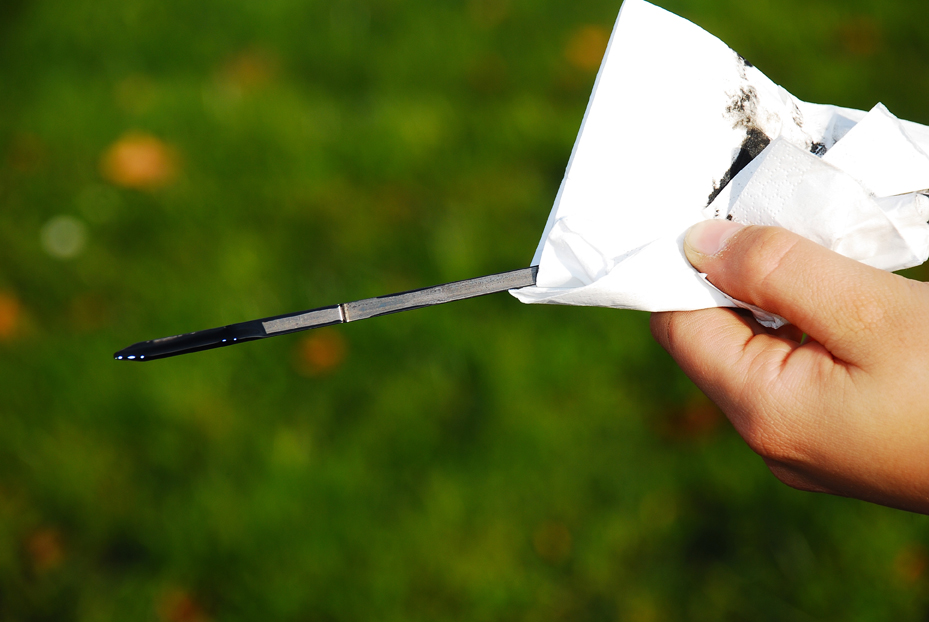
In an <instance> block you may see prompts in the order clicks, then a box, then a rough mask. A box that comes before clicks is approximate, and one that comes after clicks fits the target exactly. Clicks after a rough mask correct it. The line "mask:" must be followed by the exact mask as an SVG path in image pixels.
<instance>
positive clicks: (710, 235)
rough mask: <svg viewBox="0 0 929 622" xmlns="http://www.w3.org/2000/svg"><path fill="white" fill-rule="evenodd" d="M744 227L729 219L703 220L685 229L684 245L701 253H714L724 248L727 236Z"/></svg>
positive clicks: (727, 239) (709, 254) (729, 236)
mask: <svg viewBox="0 0 929 622" xmlns="http://www.w3.org/2000/svg"><path fill="white" fill-rule="evenodd" d="M744 228H745V225H740V224H739V223H737V222H732V221H731V220H704V221H703V222H698V223H697V224H695V225H694V226H693V227H691V228H690V229H689V230H688V231H687V235H685V236H684V246H685V247H687V246H689V247H690V248H691V249H693V250H695V251H696V252H698V253H700V254H701V255H708V256H711V255H716V254H717V253H719V252H720V251H721V250H723V249H724V248H726V243H727V242H728V241H729V238H731V237H732V236H733V235H735V234H736V233H737V232H739V231H740V230H742V229H744Z"/></svg>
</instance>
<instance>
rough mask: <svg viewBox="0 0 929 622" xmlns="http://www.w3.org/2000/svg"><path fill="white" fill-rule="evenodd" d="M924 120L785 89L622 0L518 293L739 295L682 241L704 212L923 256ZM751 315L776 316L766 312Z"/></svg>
mask: <svg viewBox="0 0 929 622" xmlns="http://www.w3.org/2000/svg"><path fill="white" fill-rule="evenodd" d="M927 152H929V127H925V126H922V125H917V124H915V123H909V122H906V121H900V120H898V119H896V118H895V117H894V116H893V115H892V114H890V112H889V111H888V110H887V109H886V108H885V107H884V106H882V105H880V104H878V105H877V106H876V107H875V108H874V109H873V110H872V111H871V112H869V113H864V112H862V111H858V110H850V109H846V108H839V107H836V106H824V105H818V104H810V103H806V102H803V101H800V100H798V99H796V98H794V97H793V96H792V95H791V94H790V93H788V92H787V91H786V90H784V89H783V88H781V87H779V86H778V85H776V84H774V83H773V82H772V81H771V80H769V79H768V78H767V77H766V76H764V74H762V73H761V72H760V71H759V70H758V69H757V68H755V67H754V66H752V65H751V64H750V63H748V62H747V61H746V60H745V59H743V58H742V57H740V56H739V55H738V54H736V53H735V52H733V51H732V50H731V49H730V48H729V47H728V46H726V44H724V43H723V42H722V41H720V40H719V39H717V38H716V37H714V36H712V35H710V34H709V33H707V32H706V31H704V30H702V29H701V28H699V27H698V26H696V25H694V24H692V23H690V22H688V21H687V20H685V19H683V18H681V17H678V16H676V15H674V14H672V13H669V12H667V11H665V10H663V9H661V8H658V7H656V6H654V5H652V4H649V3H648V2H645V1H644V0H626V1H625V2H624V3H623V6H622V9H621V11H620V15H619V18H618V19H617V22H616V26H615V28H614V30H613V35H612V37H611V39H610V44H609V46H608V48H607V52H606V55H605V56H604V60H603V63H602V65H601V67H600V73H599V74H598V76H597V82H596V84H595V86H594V91H593V94H592V95H591V99H590V103H589V104H588V108H587V113H586V114H585V116H584V121H583V124H582V126H581V130H580V133H579V134H578V138H577V142H576V143H575V145H574V151H573V153H572V155H571V160H570V162H569V163H568V168H567V172H566V174H565V177H564V181H563V182H562V185H561V189H560V190H559V192H558V196H557V198H556V200H555V206H554V208H553V209H552V212H551V214H550V215H549V218H548V222H547V224H546V226H545V230H544V233H543V235H542V240H541V242H540V244H539V247H538V249H537V250H536V254H535V257H534V259H533V265H538V266H539V275H538V281H537V284H536V286H535V287H529V288H524V289H520V290H514V291H512V292H511V293H512V294H513V295H514V296H515V297H516V298H518V299H519V300H521V301H523V302H526V303H549V304H568V305H589V306H605V307H616V308H623V309H641V310H645V311H674V310H693V309H703V308H707V307H717V306H742V305H741V304H740V303H738V302H737V301H733V300H731V299H730V298H728V297H727V296H726V295H725V294H723V293H722V292H720V291H719V290H717V289H716V288H715V287H713V286H712V285H711V284H710V283H708V282H707V281H706V279H704V278H703V276H702V275H700V274H698V273H697V272H696V271H695V270H694V269H693V268H692V267H691V266H690V264H689V262H688V261H687V259H686V257H685V256H684V252H683V236H684V233H685V232H686V231H687V229H688V228H689V227H690V226H691V225H693V224H695V223H696V222H699V221H700V220H702V219H704V218H730V219H732V220H735V221H737V222H742V223H745V224H765V225H777V226H781V227H785V228H787V229H791V230H793V231H795V232H797V233H799V234H801V235H804V236H806V237H808V238H810V239H813V240H815V241H817V242H819V243H820V244H823V245H824V246H826V247H828V248H831V249H833V250H835V251H837V252H840V253H842V254H844V255H847V256H849V257H853V258H855V259H858V260H860V261H863V262H865V263H867V264H869V265H872V266H876V267H879V268H883V269H885V270H898V269H902V268H905V267H910V266H914V265H918V264H920V263H922V262H924V261H925V260H926V259H927V257H929V225H927V220H929V196H926V195H927V194H929V190H927V189H929V157H927V155H926V154H927ZM757 315H759V319H762V320H764V321H765V322H766V323H768V324H777V323H778V319H777V318H774V317H772V316H764V315H763V314H761V313H760V312H759V313H758V314H757Z"/></svg>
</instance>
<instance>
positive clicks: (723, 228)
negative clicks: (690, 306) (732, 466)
mask: <svg viewBox="0 0 929 622" xmlns="http://www.w3.org/2000/svg"><path fill="white" fill-rule="evenodd" d="M684 250H685V252H686V254H687V258H688V259H689V260H690V263H691V264H693V266H694V267H695V268H696V269H697V270H699V271H701V272H704V273H706V274H707V275H708V278H709V280H710V282H711V283H713V284H714V285H716V286H717V287H718V288H720V289H721V290H723V291H725V292H726V293H727V294H729V295H730V296H732V297H734V298H736V299H738V300H742V301H745V302H748V303H751V304H753V305H756V306H759V307H761V308H762V309H765V310H766V311H770V312H772V313H776V314H778V315H780V316H781V317H784V318H786V319H787V320H788V321H789V322H791V323H792V324H793V326H786V327H784V328H782V329H780V330H778V331H771V330H768V329H765V328H763V327H762V326H761V325H759V324H758V323H757V322H756V321H755V320H754V319H753V318H752V317H750V316H747V315H746V314H744V313H743V312H736V311H734V310H732V309H706V310H703V311H690V312H673V313H657V314H655V315H653V316H652V333H653V334H654V336H655V338H656V339H657V340H658V342H659V343H661V345H662V346H663V347H664V348H665V349H666V350H667V351H668V352H669V353H670V354H671V356H673V357H674V359H675V360H676V361H677V363H678V364H679V365H680V366H681V368H683V370H684V372H685V373H686V374H687V375H688V376H689V377H690V378H691V379H692V380H693V381H694V382H695V383H696V384H697V386H699V387H700V388H701V389H702V390H703V391H704V392H705V393H706V394H707V395H708V396H709V397H710V398H711V399H712V400H713V401H715V402H716V403H717V404H718V405H719V406H720V408H722V410H723V412H725V413H726V416H727V417H729V420H730V421H731V422H732V424H733V425H734V426H735V428H736V430H737V431H738V432H739V434H741V435H742V438H744V439H745V441H746V442H747V443H748V445H749V446H750V447H751V448H752V449H753V450H754V451H755V452H757V453H758V454H759V455H761V457H762V458H763V459H764V461H765V463H766V464H767V465H768V467H769V468H770V469H771V471H772V472H773V473H774V475H775V476H777V477H778V479H780V480H781V481H783V482H784V483H786V484H788V485H790V486H793V487H794V488H798V489H800V490H808V491H816V492H826V493H831V494H836V495H842V496H847V497H855V498H858V499H864V500H867V501H872V502H874V503H880V504H883V505H888V506H892V507H896V508H901V509H906V510H911V511H914V512H921V513H926V514H929V284H923V283H919V282H916V281H911V280H908V279H905V278H903V277H901V276H898V275H895V274H891V273H889V272H884V271H882V270H878V269H875V268H871V267H869V266H866V265H864V264H861V263H858V262H857V261H854V260H852V259H848V258H846V257H843V256H841V255H838V254H836V253H834V252H832V251H829V250H827V249H825V248H823V247H821V246H819V245H818V244H816V243H814V242H811V241H809V240H806V239H804V238H801V237H800V236H798V235H795V234H793V233H790V232H789V231H785V230H783V229H778V228H775V227H743V226H741V225H738V224H736V223H733V222H729V221H724V220H723V221H721V220H710V221H706V222H702V223H700V224H698V225H696V226H694V227H693V228H692V229H691V230H690V231H689V232H688V233H687V237H686V240H685V243H684ZM803 333H805V334H806V335H807V336H808V341H806V342H805V343H801V338H802V335H803Z"/></svg>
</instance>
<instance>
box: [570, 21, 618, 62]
mask: <svg viewBox="0 0 929 622" xmlns="http://www.w3.org/2000/svg"><path fill="white" fill-rule="evenodd" d="M609 42H610V31H609V30H607V29H606V28H603V27H602V26H582V27H581V28H578V29H577V30H575V31H574V33H573V34H572V35H571V38H570V39H569V40H568V46H567V47H566V48H565V58H567V59H568V62H570V63H571V64H572V65H574V66H575V67H577V68H578V69H583V70H585V71H596V70H597V69H599V68H600V61H601V60H602V59H603V54H604V53H605V52H606V46H607V44H608V43H609Z"/></svg>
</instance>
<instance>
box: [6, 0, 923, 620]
mask: <svg viewBox="0 0 929 622" xmlns="http://www.w3.org/2000/svg"><path fill="white" fill-rule="evenodd" d="M619 4H620V2H619V0H572V1H565V0H562V1H556V0H496V1H494V0H471V1H465V0H460V1H451V0H407V1H402V0H262V1H260V2H258V1H251V2H250V1H247V0H224V1H219V0H187V1H180V0H34V1H27V0H5V1H4V2H2V3H0V293H3V295H4V296H6V299H7V300H13V301H15V303H16V305H17V308H18V312H16V313H14V315H15V317H14V320H15V321H14V322H13V327H12V329H11V330H10V331H9V334H7V335H6V336H5V337H4V339H3V340H2V341H0V619H2V620H10V621H27V620H28V621H40V620H43V621H44V620H49V621H52V620H54V621H69V620H75V621H77V620H80V621H97V620H160V621H162V622H190V621H202V620H294V621H304V620H306V621H309V620H321V621H342V620H346V621H351V620H540V621H543V620H572V621H586V620H591V621H594V620H630V621H643V622H647V621H661V620H760V621H764V620H842V621H858V620H861V621H866V620H888V619H893V620H927V619H929V580H927V569H926V560H927V553H926V551H927V547H929V523H927V519H926V518H925V517H918V516H914V515H910V514H906V513H903V512H898V511H894V510H889V509H885V508H881V507H877V506H872V505H868V504H864V503H859V502H854V501H849V500H844V499H838V498H831V497H825V496H818V495H811V494H805V493H800V492H796V491H793V490H791V489H789V488H787V487H785V486H783V485H781V484H779V483H778V482H777V481H776V480H775V479H774V478H773V477H772V476H771V475H770V474H769V473H768V472H767V470H766V468H765V467H764V465H763V464H762V462H761V461H760V459H758V458H757V457H756V456H755V455H754V454H752V453H751V452H750V450H749V449H747V448H746V447H745V446H744V445H743V443H742V442H741V441H740V439H739V438H738V437H737V436H736V435H735V434H734V432H732V430H731V429H730V428H729V426H728V424H726V423H725V422H724V421H723V420H721V418H720V415H719V414H718V412H717V411H716V410H715V409H714V408H713V407H712V406H711V405H709V404H708V403H707V402H706V401H705V399H704V398H702V397H701V396H700V394H699V392H698V391H697V390H696V389H695V388H694V387H693V385H691V384H690V382H689V381H688V380H687V379H686V378H685V377H684V376H683V375H682V374H681V373H680V372H679V371H678V370H677V369H676V367H675V366H674V364H673V363H672V362H671V360H670V359H669V358H668V357H667V356H666V355H665V354H664V352H663V351H661V350H660V348H659V347H658V346H657V345H656V344H654V343H653V342H652V340H651V337H650V336H649V331H648V317H647V315H646V314H642V313H635V312H623V311H613V310H605V309H587V308H558V307H528V306H523V305H521V304H519V303H518V302H516V301H515V300H513V299H512V298H510V297H508V296H506V295H497V296H492V297H487V298H483V299H478V300H471V301H465V302H460V303H455V304H452V305H447V306H444V307H438V308H434V309H429V310H421V311H415V312H411V313H405V314H400V315H395V316H391V317H387V318H380V319H375V320H370V321H367V322H361V323H358V324H353V325H348V326H343V327H340V328H337V329H329V333H322V334H323V337H322V338H318V337H311V336H312V333H308V334H307V336H302V335H294V336H289V337H282V338H278V339H273V340H268V341H265V342H259V343H254V344H247V345H243V346H239V347H235V348H228V349H223V350H216V351H212V352H207V353H200V354H195V355H191V356H186V357H181V358H178V359H172V360H166V361H158V362H154V363H151V364H145V365H129V364H118V363H115V362H113V361H112V360H111V358H110V357H111V353H112V352H113V351H115V350H117V349H119V348H121V347H123V346H126V345H128V344H130V343H133V342H135V341H139V340H143V339H149V338H154V337H160V336H165V335H171V334H176V333H179V332H186V331H189V330H195V329H199V328H207V327H212V326H217V325H221V324H225V323H230V322H236V321H242V320H246V319H252V318H255V317H260V316H268V315H274V314H279V313H286V312H290V311H296V310H300V309H305V308H310V307H315V306H323V305H327V304H332V303H336V302H342V301H348V300H354V299H358V298H363V297H368V296H374V295H379V294H384V293H388V292H391V291H398V290H403V289H410V288H415V287H421V286H426V285H431V284H434V283H438V282H443V281H447V280H457V279H463V278H469V277H472V276H478V275H482V274H486V273H492V272H499V271H505V270H511V269H516V268H520V267H523V266H526V265H527V264H528V262H529V260H530V258H531V257H532V253H533V251H534V249H535V246H536V244H537V242H538V237H539V235H540V234H541V231H542V227H543V225H544V223H545V219H546V217H547V214H548V211H549V209H550V207H551V204H552V200H553V198H554V196H555V192H556V190H557V188H558V184H559V183H560V180H561V176H562V174H563V171H564V166H565V164H566V163H567V159H568V156H569V154H570V150H571V146H572V144H573V141H574V137H575V135H576V132H577V129H578V127H579V125H580V121H581V118H582V115H583V112H584V108H585V106H586V103H587V98H588V95H589V92H590V88H591V86H592V84H593V80H594V77H595V72H594V71H591V70H585V69H581V68H579V67H577V66H574V65H572V63H571V62H570V60H569V55H567V54H566V49H568V48H569V47H570V46H571V42H572V40H573V38H574V37H576V36H577V33H578V32H579V31H580V29H582V28H584V27H586V26H590V25H593V26H597V27H599V28H601V29H607V30H608V29H609V28H611V26H612V23H613V20H614V19H615V17H616V14H617V11H618V9H619ZM659 4H661V5H662V6H664V7H666V8H668V9H670V10H672V11H675V12H677V13H679V14H681V15H684V16H685V17H687V18H689V19H691V20H693V21H695V22H696V23H698V24H700V25H702V26H704V27H705V28H707V29H708V30H710V31H711V32H713V33H714V34H716V35H717V36H719V37H721V38H722V39H723V40H724V41H726V42H727V43H729V44H730V45H731V46H732V47H734V48H735V49H736V50H738V51H739V52H740V53H742V54H743V55H744V56H745V57H747V58H748V59H749V60H751V61H752V62H753V63H754V64H755V65H757V66H758V67H759V68H760V69H761V70H762V71H764V72H766V73H767V74H768V75H769V76H770V77H771V78H772V79H774V80H775V81H776V82H778V83H780V84H782V85H784V86H785V87H786V88H787V89H788V90H790V91H791V92H793V93H794V94H795V95H797V96H798V97H800V98H801V99H805V100H808V101H816V102H822V103H835V104H841V105H845V106H852V107H858V108H870V107H871V106H873V105H874V104H875V103H876V102H878V101H883V102H884V103H885V104H886V105H887V106H888V107H889V108H890V109H891V110H892V111H893V112H895V113H896V114H897V115H898V116H900V117H903V118H908V119H911V120H914V121H919V122H923V123H929V30H927V29H926V27H925V8H926V7H925V6H924V5H923V4H922V3H921V2H914V1H912V0H845V1H843V2H839V1H837V0H803V1H800V0H784V1H781V2H774V1H773V0H756V1H753V2H736V1H735V0H717V1H710V0H661V1H660V2H659ZM243 58H244V59H246V61H247V62H252V63H256V64H257V66H258V68H259V71H258V74H259V75H258V78H256V79H255V80H253V81H252V82H249V80H248V79H247V78H248V76H247V75H246V76H245V78H243V77H242V76H241V75H238V74H236V72H237V71H239V73H241V65H240V64H241V62H243V61H242V59H243ZM247 62H246V64H247ZM236 63H240V64H239V65H237V64H236ZM236 67H240V69H238V70H237V69H236ZM246 73H247V72H246ZM230 76H231V77H230ZM237 81H238V82H237ZM127 132H145V133H148V134H150V135H153V136H155V137H157V138H158V139H159V140H161V141H163V142H164V143H165V144H166V145H169V146H170V147H171V148H172V149H173V150H174V152H175V153H176V154H177V167H178V175H177V177H176V179H174V180H173V182H172V183H170V184H168V185H166V186H164V187H162V188H159V189H155V190H141V191H140V190H133V189H130V188H125V187H121V186H119V185H116V184H112V183H109V182H108V181H107V179H106V178H105V177H104V176H103V175H102V174H101V168H100V162H101V158H102V157H103V156H104V154H105V153H106V152H107V150H108V148H109V147H110V146H111V145H113V144H114V143H115V142H116V141H118V140H119V139H120V137H121V136H124V135H125V134H126V133H127ZM628 148H630V149H634V148H635V145H629V146H628ZM668 174H672V175H673V174H674V171H668ZM61 215H66V216H70V217H72V218H74V219H76V221H77V222H78V224H80V225H81V226H83V228H84V231H85V233H86V244H85V246H84V248H83V251H82V252H80V253H79V254H77V255H76V256H74V257H72V258H69V259H60V258H57V257H54V256H51V255H50V254H48V253H47V252H46V251H45V250H44V249H43V244H42V241H41V239H42V231H43V227H45V226H46V223H48V222H50V221H51V220H52V219H53V218H55V217H57V216H61ZM913 274H914V275H915V276H919V275H920V271H919V270H917V271H915V272H914V273H913ZM312 338H316V339H323V341H322V343H323V345H324V346H325V345H326V344H329V345H328V347H329V349H330V350H332V349H333V348H335V352H336V354H338V353H339V352H340V351H341V352H342V353H343V356H342V357H339V356H335V355H334V358H333V359H332V364H330V365H328V366H326V367H325V369H320V370H317V373H307V370H306V365H305V362H301V361H302V360H303V359H302V358H301V357H304V358H305V356H306V355H305V352H306V351H307V348H310V349H311V348H312V347H313V345H312V344H313V343H319V342H318V341H317V342H310V341H307V340H308V339H312ZM333 344H334V345H333Z"/></svg>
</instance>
